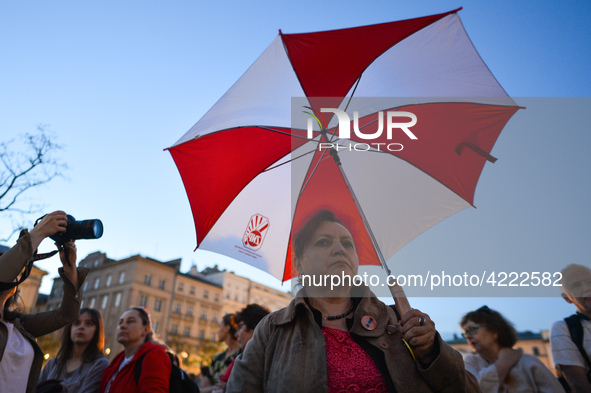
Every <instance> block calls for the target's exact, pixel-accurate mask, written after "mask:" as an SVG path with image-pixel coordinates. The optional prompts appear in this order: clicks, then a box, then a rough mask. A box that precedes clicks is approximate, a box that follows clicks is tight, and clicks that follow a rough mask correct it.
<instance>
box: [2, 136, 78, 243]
mask: <svg viewBox="0 0 591 393" xmlns="http://www.w3.org/2000/svg"><path fill="white" fill-rule="evenodd" d="M60 150H62V146H61V145H59V144H57V143H56V142H55V141H54V135H53V133H52V132H51V131H49V130H48V127H47V126H46V125H40V126H38V127H37V131H36V132H35V133H26V134H23V135H20V136H18V137H17V138H15V139H12V140H10V141H6V142H0V213H3V214H2V215H3V216H6V215H7V216H9V217H10V218H11V220H12V228H13V229H12V232H11V233H10V234H8V236H5V235H7V234H3V235H4V236H5V237H4V238H3V239H0V240H2V241H6V240H8V239H9V238H10V237H11V236H12V235H13V234H14V233H15V232H16V231H18V230H19V229H20V228H22V227H23V226H24V225H23V222H22V221H23V220H22V218H23V216H24V215H26V214H33V213H38V212H40V211H41V205H39V204H37V203H36V202H35V201H33V200H30V199H28V196H29V195H31V191H32V190H33V189H35V188H37V187H39V186H41V185H43V184H46V183H48V182H50V181H51V180H53V179H54V178H56V177H58V176H62V174H63V172H64V170H66V169H67V165H66V164H65V163H63V162H62V160H61V158H60V157H59V156H57V154H56V153H57V152H58V151H60ZM15 217H18V219H19V220H20V221H19V222H15Z"/></svg>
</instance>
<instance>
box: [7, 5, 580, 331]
mask: <svg viewBox="0 0 591 393" xmlns="http://www.w3.org/2000/svg"><path fill="white" fill-rule="evenodd" d="M459 7H463V10H461V11H459V13H458V14H459V16H460V18H461V20H462V22H463V24H464V27H465V29H466V31H467V33H468V35H469V36H470V38H471V40H472V42H473V44H474V46H475V47H476V49H477V50H478V52H479V54H480V56H481V57H482V59H483V60H484V62H485V63H486V64H487V66H488V67H489V69H490V70H491V72H492V73H493V75H494V76H495V77H496V78H497V80H498V81H499V83H500V84H501V86H502V87H503V88H504V89H505V91H506V92H507V93H508V94H509V95H510V96H511V97H513V99H514V100H515V101H516V102H517V103H518V104H519V105H522V106H524V107H527V109H525V110H520V111H519V112H518V113H517V114H516V115H515V116H514V117H513V118H512V119H511V120H510V121H509V123H508V125H507V127H506V128H505V129H504V131H503V132H502V133H501V135H500V137H499V139H498V141H497V143H496V145H495V147H494V149H493V151H492V155H493V156H495V157H497V158H498V159H499V160H498V161H497V162H496V163H495V164H490V163H487V164H486V166H485V168H484V171H483V173H482V176H481V178H480V182H479V184H478V187H477V189H476V196H475V205H476V207H477V209H466V210H464V211H462V212H460V213H458V214H456V215H454V216H452V217H450V218H448V219H446V220H444V221H443V222H441V223H440V224H438V225H436V226H435V227H433V228H432V229H430V230H428V231H427V232H425V233H423V234H422V235H420V236H419V237H418V238H417V239H415V240H413V241H412V242H410V243H409V244H408V245H407V246H405V247H404V248H403V249H402V250H401V251H399V252H398V253H397V254H395V255H394V257H392V258H391V259H390V260H389V261H388V264H389V266H390V268H391V269H392V270H393V271H395V270H396V267H397V266H402V265H410V264H414V263H419V262H421V263H424V262H425V261H428V263H429V264H431V263H432V264H433V266H436V267H437V266H438V267H439V269H440V270H442V269H443V270H444V269H445V267H446V266H449V265H450V264H456V263H458V264H460V265H461V266H466V268H474V269H475V271H477V270H483V269H484V270H488V271H492V270H495V269H497V270H508V269H510V268H511V267H514V269H518V271H519V272H521V271H526V270H525V269H529V270H528V271H531V270H532V269H534V268H536V266H537V267H538V268H539V269H543V270H542V271H549V270H551V271H552V272H556V271H560V270H561V269H562V268H563V267H564V266H566V265H567V264H569V263H580V264H584V265H587V266H589V265H590V264H591V242H590V241H589V237H590V235H591V207H590V206H589V202H588V196H589V195H590V191H591V180H590V176H589V173H590V169H591V165H590V164H589V159H588V149H589V146H590V145H591V135H590V133H589V124H590V123H591V118H590V116H591V100H590V99H589V97H590V96H591V73H590V72H589V70H590V69H591V28H590V27H589V24H588V22H589V20H590V17H591V3H590V2H588V1H583V0H581V1H568V2H562V1H561V2H558V1H554V2H551V1H533V0H532V1H495V2H492V1H490V2H483V1H466V2H464V3H461V2H455V1H447V0H444V1H441V0H438V1H435V0H429V1H418V2H402V1H367V2H361V1H358V2H354V1H321V2H318V1H300V2H263V1H250V2H239V1H226V2H208V3H206V2H199V1H190V0H184V1H169V2H164V1H136V0H130V1H125V2H118V1H100V2H79V1H71V0H64V1H59V0H57V1H50V2H49V1H45V2H43V1H20V2H16V1H2V2H0V38H1V39H0V53H2V56H1V58H0V75H1V77H0V88H1V91H2V95H1V96H0V130H1V131H0V133H1V134H0V135H1V138H0V140H1V141H8V140H10V139H13V138H15V137H16V136H17V135H19V134H22V133H25V132H33V131H34V130H35V129H36V127H37V126H38V125H40V124H43V125H47V126H48V129H51V130H52V131H53V132H54V134H55V140H56V142H57V143H59V144H62V145H63V146H64V149H63V151H61V155H62V159H63V161H64V162H65V163H67V164H68V166H69V167H70V169H69V170H67V171H65V172H64V177H65V178H63V179H62V178H58V179H55V180H54V181H52V182H51V183H49V184H48V185H46V186H43V187H40V188H38V189H36V190H35V191H33V192H31V193H29V194H28V196H27V201H30V202H34V203H37V204H43V205H44V211H46V212H50V211H53V210H57V209H60V210H65V211H67V212H68V213H71V214H72V215H74V216H75V217H76V218H78V219H87V218H100V219H101V220H102V221H103V223H104V225H105V232H104V236H103V237H102V238H101V239H99V240H85V241H79V242H78V243H77V244H78V252H79V259H81V258H83V257H85V256H86V255H87V254H89V253H91V252H94V251H102V252H105V253H106V254H107V256H108V257H109V258H113V259H120V258H125V257H128V256H131V255H134V254H140V255H142V256H147V257H152V258H156V259H158V260H161V261H167V260H171V259H176V258H182V259H183V264H182V270H183V271H186V270H188V269H189V268H190V266H191V264H196V265H197V267H198V268H199V269H200V270H201V269H203V268H205V267H208V266H213V265H215V264H217V265H219V266H220V267H221V268H226V269H228V270H231V271H234V272H236V273H237V274H241V275H245V276H247V277H249V278H251V279H253V280H255V281H258V282H262V283H264V284H267V285H270V286H273V287H275V288H280V289H284V290H288V289H289V285H288V284H284V285H283V286H280V283H279V282H278V280H277V279H275V278H273V277H271V276H270V275H267V274H265V273H261V272H260V271H258V270H256V269H253V268H251V267H249V266H247V265H245V264H243V263H240V262H236V261H234V260H231V259H229V258H226V257H222V256H218V255H216V254H213V253H210V252H205V251H197V252H193V250H194V248H195V245H196V241H195V229H194V226H193V219H192V215H191V210H190V207H189V203H188V199H187V196H186V193H185V190H184V187H183V184H182V181H181V179H180V176H179V174H178V171H177V169H176V167H175V165H174V162H173V160H172V158H171V156H170V154H169V153H168V152H167V151H165V150H164V149H166V148H167V147H170V146H171V145H172V144H173V143H174V142H176V141H177V140H178V139H179V138H180V137H181V136H182V135H184V134H185V132H186V131H187V130H188V129H189V128H191V126H193V124H195V123H196V122H197V121H198V120H199V118H200V117H201V116H203V114H204V113H205V112H206V111H207V110H208V109H209V108H210V107H211V106H212V105H213V104H214V103H215V102H216V101H217V100H218V99H219V98H220V97H221V96H222V95H223V94H224V92H226V91H227V90H228V88H230V87H231V86H232V84H233V83H234V82H235V81H236V80H237V79H238V78H239V77H240V76H241V75H242V74H243V73H244V72H245V71H246V69H247V68H248V67H249V66H250V65H251V64H252V63H253V62H254V61H255V60H256V59H257V57H258V56H259V55H260V54H261V53H262V52H263V51H264V49H265V48H266V47H267V46H268V45H269V44H270V43H271V42H272V41H273V39H274V38H275V37H276V36H277V33H278V30H279V29H282V31H283V32H284V33H302V32H309V31H319V30H329V29H337V28H345V27H353V26H360V25H367V24H375V23H382V22H389V21H394V20H401V19H408V18H415V17H420V16H425V15H431V14H437V13H441V12H446V11H450V10H453V9H457V8H459ZM203 189H204V192H208V191H211V190H209V189H208V187H207V185H203ZM23 206H25V205H23ZM35 218H37V216H30V217H28V219H29V220H30V222H32V221H34V219H35ZM10 230H11V222H10V219H9V218H8V217H7V216H3V217H2V219H1V220H0V232H2V233H6V232H9V231H10ZM15 240H16V237H13V238H12V239H11V240H10V241H9V242H8V243H7V244H8V245H12V244H13V243H14V241H15ZM52 248H53V245H52V244H51V243H50V241H46V242H44V243H43V245H42V246H41V251H47V250H49V249H52ZM58 265H59V262H58V261H57V258H56V257H54V258H53V259H51V260H48V261H44V262H41V263H39V264H38V266H39V267H40V268H42V269H45V270H47V271H48V272H49V273H50V274H49V275H48V277H46V278H45V280H44V282H43V286H42V292H48V291H49V290H50V288H51V280H52V278H53V277H55V276H56V270H57V266H58ZM516 266H517V267H516ZM558 295H559V290H558V289H556V296H555V297H553V298H547V297H544V298H538V297H517V298H515V297H514V298H505V297H502V296H503V294H502V293H499V296H498V297H494V298H491V297H486V298H483V297H473V296H470V297H463V298H456V297H440V298H437V299H435V298H411V299H410V303H411V305H412V306H413V307H416V308H420V309H421V310H422V311H425V312H426V313H428V314H429V315H430V316H431V317H432V319H433V320H434V321H435V323H436V325H437V327H438V329H439V330H440V331H441V332H443V333H444V336H445V335H449V334H451V333H452V332H457V333H459V332H460V329H459V326H458V322H459V320H460V318H461V316H462V315H463V314H464V313H466V312H468V311H470V310H473V309H476V308H478V307H480V306H482V305H483V304H487V305H488V306H489V307H491V308H494V309H497V310H498V311H500V312H501V313H503V314H504V315H505V316H506V317H507V318H508V319H510V320H511V321H512V322H513V323H514V324H515V326H516V328H517V329H518V330H520V331H521V330H533V331H536V332H539V331H540V330H542V329H548V328H549V327H550V325H551V324H552V322H554V321H555V320H558V319H561V318H563V317H565V316H567V315H570V314H571V313H573V312H574V311H575V310H574V307H572V306H570V305H567V304H566V303H565V302H564V301H563V300H562V299H561V298H559V296H558Z"/></svg>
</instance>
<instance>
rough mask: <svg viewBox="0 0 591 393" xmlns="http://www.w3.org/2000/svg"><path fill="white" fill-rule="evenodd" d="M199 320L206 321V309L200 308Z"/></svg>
mask: <svg viewBox="0 0 591 393" xmlns="http://www.w3.org/2000/svg"><path fill="white" fill-rule="evenodd" d="M201 320H203V321H207V310H201Z"/></svg>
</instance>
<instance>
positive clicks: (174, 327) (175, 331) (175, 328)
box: [170, 323, 179, 334]
mask: <svg viewBox="0 0 591 393" xmlns="http://www.w3.org/2000/svg"><path fill="white" fill-rule="evenodd" d="M178 332H179V325H177V324H176V323H173V324H172V328H171V329H170V333H171V334H178Z"/></svg>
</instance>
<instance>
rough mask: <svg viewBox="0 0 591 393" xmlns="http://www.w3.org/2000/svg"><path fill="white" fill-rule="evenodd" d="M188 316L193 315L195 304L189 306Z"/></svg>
mask: <svg viewBox="0 0 591 393" xmlns="http://www.w3.org/2000/svg"><path fill="white" fill-rule="evenodd" d="M187 316H188V317H192V316H193V306H187Z"/></svg>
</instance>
